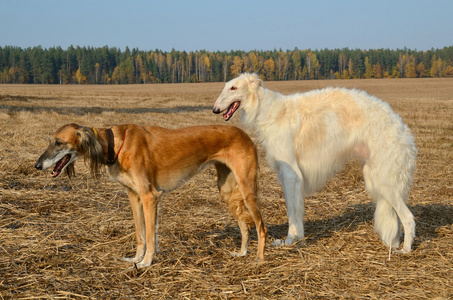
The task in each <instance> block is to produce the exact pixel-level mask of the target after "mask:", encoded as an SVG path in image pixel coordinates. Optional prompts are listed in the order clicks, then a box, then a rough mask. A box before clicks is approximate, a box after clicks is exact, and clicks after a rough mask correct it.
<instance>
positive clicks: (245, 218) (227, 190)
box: [215, 163, 255, 256]
mask: <svg viewBox="0 0 453 300" xmlns="http://www.w3.org/2000/svg"><path fill="white" fill-rule="evenodd" d="M215 167H216V169H217V174H218V180H217V186H218V188H219V192H220V196H221V197H222V199H223V200H224V201H225V202H226V203H227V204H228V209H229V210H230V212H231V213H232V214H233V217H234V218H235V219H236V220H237V221H238V224H239V229H240V230H241V235H242V242H241V251H240V252H239V253H233V255H235V256H245V255H246V254H247V249H248V244H249V240H250V228H251V227H252V226H253V225H255V222H254V221H253V218H252V216H251V215H250V213H249V212H248V210H247V207H246V206H245V204H244V201H243V199H242V195H241V193H240V192H239V189H238V185H237V182H236V178H235V177H234V174H233V173H232V172H231V170H230V169H229V168H228V167H227V166H226V165H224V164H222V163H216V164H215Z"/></svg>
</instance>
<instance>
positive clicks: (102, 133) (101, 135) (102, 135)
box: [90, 127, 108, 165]
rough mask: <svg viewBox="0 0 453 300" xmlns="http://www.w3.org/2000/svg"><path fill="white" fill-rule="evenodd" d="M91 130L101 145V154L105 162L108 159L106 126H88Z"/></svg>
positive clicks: (105, 162) (104, 162)
mask: <svg viewBox="0 0 453 300" xmlns="http://www.w3.org/2000/svg"><path fill="white" fill-rule="evenodd" d="M90 129H91V131H93V135H94V137H95V138H96V140H97V141H98V142H99V144H100V145H101V146H102V156H103V158H104V159H103V164H104V165H106V164H107V159H108V138H107V128H94V127H91V128H90Z"/></svg>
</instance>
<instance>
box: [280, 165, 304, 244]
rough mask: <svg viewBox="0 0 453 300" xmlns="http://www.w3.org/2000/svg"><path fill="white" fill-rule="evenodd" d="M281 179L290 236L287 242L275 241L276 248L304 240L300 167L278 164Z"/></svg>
mask: <svg viewBox="0 0 453 300" xmlns="http://www.w3.org/2000/svg"><path fill="white" fill-rule="evenodd" d="M278 167H279V172H278V175H279V179H280V182H281V184H282V187H283V193H284V195H285V201H286V209H287V214H288V226H289V227H288V235H287V237H286V240H276V241H274V243H273V245H274V246H289V245H291V244H293V243H294V242H296V241H298V240H301V239H303V238H304V198H303V185H302V173H301V172H300V170H299V168H298V166H290V165H289V164H287V163H285V162H278Z"/></svg>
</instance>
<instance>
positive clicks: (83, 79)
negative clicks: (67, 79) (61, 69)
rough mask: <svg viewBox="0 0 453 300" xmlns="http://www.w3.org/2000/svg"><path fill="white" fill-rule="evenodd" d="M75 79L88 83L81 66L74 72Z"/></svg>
mask: <svg viewBox="0 0 453 300" xmlns="http://www.w3.org/2000/svg"><path fill="white" fill-rule="evenodd" d="M74 79H75V81H76V82H77V83H79V84H81V83H86V81H87V78H86V76H83V74H82V72H81V71H80V68H78V69H77V71H76V72H75V73H74Z"/></svg>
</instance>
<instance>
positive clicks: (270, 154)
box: [213, 73, 417, 253]
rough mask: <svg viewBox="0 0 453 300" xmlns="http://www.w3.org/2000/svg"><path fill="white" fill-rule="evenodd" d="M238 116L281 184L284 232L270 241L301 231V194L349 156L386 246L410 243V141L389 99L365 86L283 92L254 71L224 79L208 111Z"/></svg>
mask: <svg viewBox="0 0 453 300" xmlns="http://www.w3.org/2000/svg"><path fill="white" fill-rule="evenodd" d="M239 108H241V110H242V117H241V121H242V123H243V124H244V125H245V126H248V127H250V128H253V129H254V130H255V132H256V134H257V137H258V139H259V141H260V142H261V143H262V144H263V145H264V147H265V149H266V153H267V160H268V162H269V164H270V166H271V167H272V168H273V169H274V170H276V171H277V173H278V177H279V180H280V182H281V184H282V187H283V191H284V195H285V200H286V205H287V212H288V225H289V229H288V235H287V238H286V240H284V241H282V240H277V241H276V242H275V243H274V244H276V245H291V244H292V243H294V242H295V241H297V240H300V239H303V238H304V224H303V220H304V196H306V195H309V194H310V193H313V192H315V191H316V190H317V189H318V188H320V187H321V186H323V185H324V184H325V182H326V181H327V180H328V179H329V178H330V177H331V176H332V175H334V174H335V173H336V172H338V171H339V170H340V169H341V168H342V166H343V165H344V164H345V162H347V161H348V160H350V159H360V160H362V161H363V162H364V167H363V177H364V180H365V185H366V189H367V190H368V192H369V193H370V195H371V198H372V199H373V200H374V202H375V203H376V211H375V214H374V226H375V230H376V232H377V233H378V234H379V235H380V237H381V239H382V240H383V241H384V243H385V244H387V245H388V247H389V251H390V252H391V251H392V249H397V248H399V246H400V237H401V222H402V225H403V227H404V246H403V248H402V249H400V250H397V252H399V253H408V252H410V251H411V246H412V241H413V239H414V236H415V221H414V216H413V215H412V213H411V212H410V210H409V209H408V207H407V205H406V201H407V198H408V194H409V190H410V186H411V183H412V175H413V172H414V168H415V160H416V155H417V149H416V146H415V142H414V138H413V136H412V134H411V131H410V129H409V128H408V126H407V125H405V124H404V123H403V122H402V120H401V118H400V117H399V116H398V115H397V114H396V113H394V112H393V111H392V109H391V108H390V106H389V105H388V104H387V103H385V102H383V101H381V100H380V99H378V98H376V97H373V96H370V95H368V94H367V93H366V92H364V91H359V90H348V89H344V88H325V89H322V90H315V91H310V92H306V93H297V94H293V95H288V96H285V95H282V94H280V93H277V92H274V91H271V90H269V89H266V88H265V87H264V85H263V82H262V80H260V79H259V78H258V76H257V75H256V74H248V73H246V74H242V75H241V76H239V77H237V78H235V79H233V80H231V81H229V82H227V83H226V85H225V88H224V89H223V91H222V93H221V94H220V96H219V98H218V99H217V101H216V102H215V105H214V109H213V112H214V113H216V114H218V113H220V112H224V111H226V112H225V113H224V115H223V117H224V119H225V120H226V121H228V120H230V119H231V118H232V117H233V115H234V114H235V112H237V111H238V109H239Z"/></svg>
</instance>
